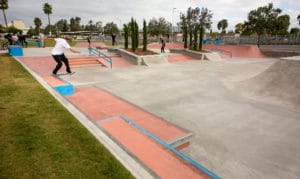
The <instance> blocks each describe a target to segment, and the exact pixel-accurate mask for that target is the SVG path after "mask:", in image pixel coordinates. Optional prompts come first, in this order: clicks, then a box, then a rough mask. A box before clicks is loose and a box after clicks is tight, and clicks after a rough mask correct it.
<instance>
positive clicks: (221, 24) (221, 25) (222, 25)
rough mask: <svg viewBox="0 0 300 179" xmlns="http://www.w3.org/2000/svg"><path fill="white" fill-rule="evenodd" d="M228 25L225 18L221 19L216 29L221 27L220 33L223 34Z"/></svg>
mask: <svg viewBox="0 0 300 179" xmlns="http://www.w3.org/2000/svg"><path fill="white" fill-rule="evenodd" d="M227 27H228V22H227V20H226V19H222V20H220V21H219V22H218V30H220V29H221V31H222V32H221V33H222V34H225V33H226V28H227Z"/></svg>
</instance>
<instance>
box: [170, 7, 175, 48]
mask: <svg viewBox="0 0 300 179" xmlns="http://www.w3.org/2000/svg"><path fill="white" fill-rule="evenodd" d="M175 9H176V8H175V7H173V10H172V23H171V30H172V35H171V42H172V43H173V16H174V10H175Z"/></svg>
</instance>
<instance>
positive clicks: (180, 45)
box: [147, 43, 183, 49]
mask: <svg viewBox="0 0 300 179" xmlns="http://www.w3.org/2000/svg"><path fill="white" fill-rule="evenodd" d="M147 48H149V49H151V48H152V49H160V48H161V44H160V43H154V44H149V45H147ZM171 48H173V49H174V48H175V49H183V43H166V47H165V49H171Z"/></svg>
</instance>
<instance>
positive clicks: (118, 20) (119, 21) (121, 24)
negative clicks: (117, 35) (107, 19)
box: [117, 17, 122, 30]
mask: <svg viewBox="0 0 300 179" xmlns="http://www.w3.org/2000/svg"><path fill="white" fill-rule="evenodd" d="M117 20H118V21H119V22H120V24H119V25H120V30H121V29H122V21H121V19H119V18H118V17H117Z"/></svg>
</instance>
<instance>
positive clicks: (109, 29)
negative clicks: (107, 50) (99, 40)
mask: <svg viewBox="0 0 300 179" xmlns="http://www.w3.org/2000/svg"><path fill="white" fill-rule="evenodd" d="M118 33H119V29H118V27H117V24H115V23H113V22H110V23H107V24H106V25H105V26H104V34H106V35H110V36H111V38H112V45H115V38H116V35H117V34H118Z"/></svg>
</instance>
